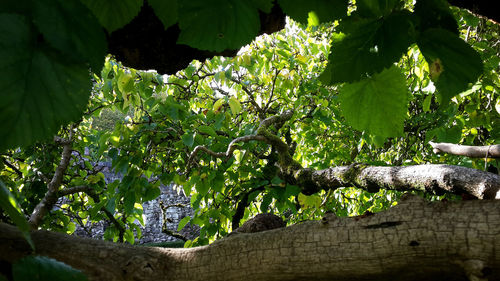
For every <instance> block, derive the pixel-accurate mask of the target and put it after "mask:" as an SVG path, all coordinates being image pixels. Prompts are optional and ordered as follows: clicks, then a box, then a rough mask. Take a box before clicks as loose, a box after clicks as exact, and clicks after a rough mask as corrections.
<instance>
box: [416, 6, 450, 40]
mask: <svg viewBox="0 0 500 281" xmlns="http://www.w3.org/2000/svg"><path fill="white" fill-rule="evenodd" d="M414 14H415V15H416V17H417V19H418V25H417V29H418V30H420V31H422V32H423V31H426V30H427V29H429V28H443V29H446V30H448V31H450V32H452V33H454V34H455V35H458V24H457V21H456V20H455V17H454V16H453V13H452V11H451V9H450V5H449V4H448V1H446V0H418V1H417V3H416V4H415V13H414Z"/></svg>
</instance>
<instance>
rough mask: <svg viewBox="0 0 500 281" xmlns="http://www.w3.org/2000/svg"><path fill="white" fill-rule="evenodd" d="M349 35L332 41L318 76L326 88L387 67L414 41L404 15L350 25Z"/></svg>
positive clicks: (409, 23) (409, 21)
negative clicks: (324, 66)
mask: <svg viewBox="0 0 500 281" xmlns="http://www.w3.org/2000/svg"><path fill="white" fill-rule="evenodd" d="M350 25H351V26H349V28H348V29H349V31H350V34H348V35H347V36H344V37H342V38H340V39H339V40H337V41H334V42H333V44H332V50H331V54H330V56H329V60H328V65H327V67H326V69H325V71H324V72H323V74H322V75H321V77H320V78H321V80H322V81H323V82H325V83H327V84H335V83H339V82H353V81H357V80H360V79H362V78H363V77H366V76H367V75H370V74H373V73H376V72H379V71H381V70H382V69H384V68H388V67H390V66H391V65H392V64H393V63H394V62H396V61H398V60H399V58H400V57H401V55H402V54H403V53H404V52H405V51H406V50H407V49H408V47H409V46H410V44H411V43H412V42H413V41H414V38H413V36H412V34H413V31H412V24H411V16H410V14H409V13H408V12H397V13H393V14H391V15H389V16H387V17H384V18H382V19H374V20H365V21H359V22H358V23H353V22H352V21H351V22H350Z"/></svg>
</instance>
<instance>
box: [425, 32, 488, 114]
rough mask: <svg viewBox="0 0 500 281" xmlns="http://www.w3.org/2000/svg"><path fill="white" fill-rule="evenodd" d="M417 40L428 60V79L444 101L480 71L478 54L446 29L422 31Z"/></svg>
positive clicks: (465, 85)
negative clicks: (429, 77) (429, 78)
mask: <svg viewBox="0 0 500 281" xmlns="http://www.w3.org/2000/svg"><path fill="white" fill-rule="evenodd" d="M417 44H418V47H419V48H420V51H421V52H422V54H423V55H424V57H425V60H426V61H427V63H428V64H429V72H430V76H431V79H432V81H433V82H434V84H435V85H436V88H437V89H438V94H439V98H440V103H441V104H443V105H445V104H447V103H448V101H449V100H450V99H451V98H452V97H454V96H455V95H457V94H459V93H460V92H462V91H465V90H466V89H467V88H469V86H471V84H472V83H474V82H476V81H477V79H478V78H479V76H480V75H481V74H482V73H483V62H482V60H481V57H480V55H479V54H478V53H477V52H476V51H475V50H474V49H473V48H472V47H471V46H470V45H468V44H467V43H465V42H464V41H463V40H462V39H460V38H459V37H458V36H457V35H455V34H453V33H452V32H450V31H448V30H445V29H438V28H432V29H428V30H426V31H425V32H423V33H421V35H420V36H419V38H418V40H417Z"/></svg>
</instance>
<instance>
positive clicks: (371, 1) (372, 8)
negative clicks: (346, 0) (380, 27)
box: [356, 0, 402, 17]
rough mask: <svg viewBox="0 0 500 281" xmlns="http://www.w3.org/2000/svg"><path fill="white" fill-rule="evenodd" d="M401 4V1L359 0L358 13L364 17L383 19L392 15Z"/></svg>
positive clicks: (357, 4) (357, 2)
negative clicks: (382, 17)
mask: <svg viewBox="0 0 500 281" xmlns="http://www.w3.org/2000/svg"><path fill="white" fill-rule="evenodd" d="M401 2H402V1H400V0H357V1H356V7H357V8H356V11H357V12H358V13H359V15H360V16H362V17H381V16H385V15H388V14H390V13H391V12H392V11H393V10H394V8H397V7H398V5H400V4H401Z"/></svg>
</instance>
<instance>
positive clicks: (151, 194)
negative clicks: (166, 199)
mask: <svg viewBox="0 0 500 281" xmlns="http://www.w3.org/2000/svg"><path fill="white" fill-rule="evenodd" d="M160 194H161V190H160V188H159V187H157V186H150V187H147V189H146V193H145V194H144V195H143V197H142V200H143V201H149V200H153V199H156V198H158V196H160Z"/></svg>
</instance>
